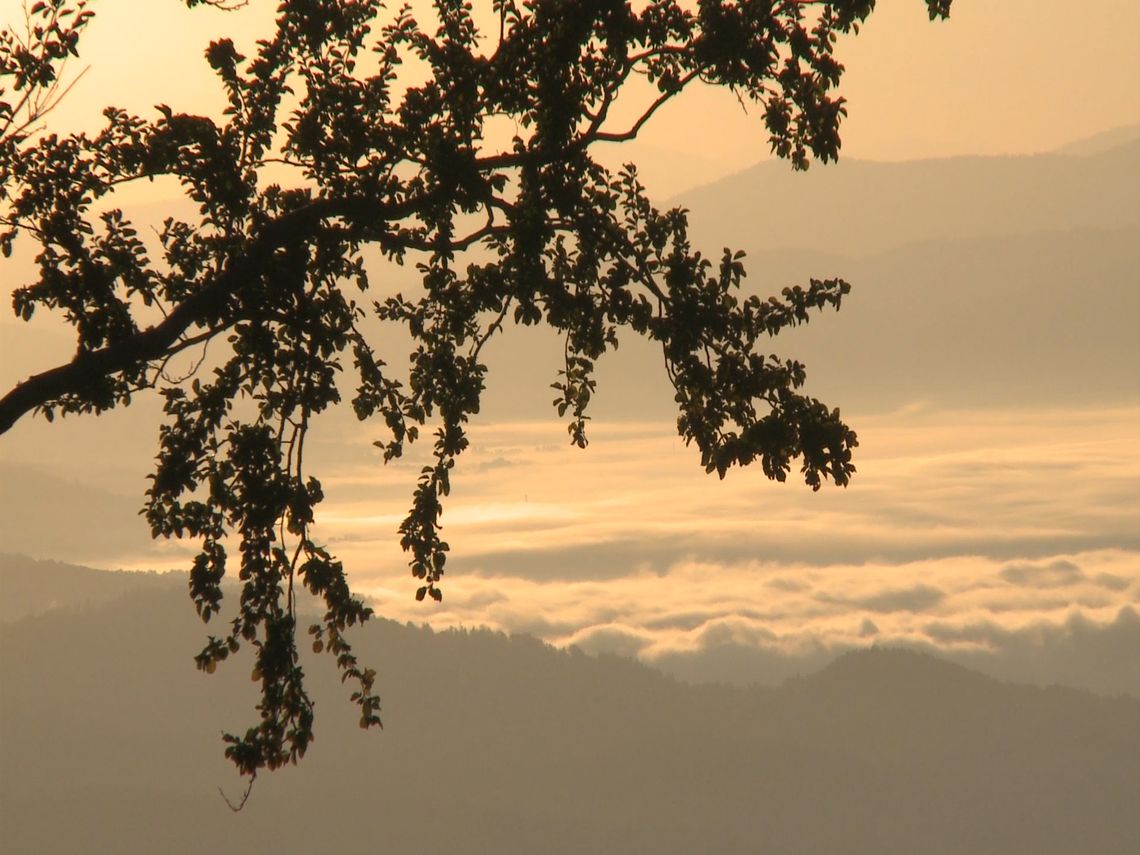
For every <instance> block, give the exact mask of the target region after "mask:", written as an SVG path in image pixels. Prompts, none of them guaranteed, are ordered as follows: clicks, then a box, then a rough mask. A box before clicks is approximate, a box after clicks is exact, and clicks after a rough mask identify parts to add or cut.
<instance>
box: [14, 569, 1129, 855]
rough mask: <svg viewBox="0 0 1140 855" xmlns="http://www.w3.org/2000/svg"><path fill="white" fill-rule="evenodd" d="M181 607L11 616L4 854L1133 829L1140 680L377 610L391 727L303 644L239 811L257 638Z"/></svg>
mask: <svg viewBox="0 0 1140 855" xmlns="http://www.w3.org/2000/svg"><path fill="white" fill-rule="evenodd" d="M186 605H187V604H186V603H185V602H184V601H183V597H181V596H175V595H174V592H173V591H171V590H160V589H157V588H153V589H150V590H142V589H140V590H138V591H136V592H135V593H134V594H132V595H129V596H128V597H127V598H125V599H123V600H120V601H118V605H117V606H116V605H112V604H109V603H107V604H103V605H100V606H95V607H92V608H90V609H87V610H85V611H82V612H77V613H62V612H54V613H49V614H46V615H42V616H39V617H34V618H28V619H26V620H23V621H20V622H19V624H17V625H11V624H9V625H6V626H3V627H0V682H2V683H3V685H4V686H5V689H6V691H5V692H4V693H2V694H0V765H2V766H3V768H4V770H5V774H4V775H3V776H0V825H2V826H3V827H4V829H5V841H6V843H7V844H8V845H10V846H11V847H12V851H84V852H90V853H102V852H107V853H110V852H116V853H119V852H126V853H130V852H139V853H142V852H152V851H158V850H159V849H161V850H162V851H164V852H166V853H168V855H180V853H199V852H207V851H239V850H250V849H251V848H252V849H253V850H261V851H265V850H267V849H276V850H280V851H306V849H307V848H322V849H324V850H328V851H338V852H343V853H355V852H365V851H371V850H372V849H373V848H374V847H375V846H376V845H377V843H379V844H381V845H384V846H385V848H386V849H387V850H388V851H393V852H409V853H411V852H415V853H435V852H439V853H443V852H449V851H464V852H472V853H482V852H487V853H490V852H495V853H506V855H510V853H515V852H518V853H524V852H534V851H544V852H553V853H561V852H565V853H571V852H583V851H609V852H642V851H652V852H655V853H658V852H659V853H666V855H667V854H668V853H682V852H693V851H715V852H725V853H733V852H756V851H763V852H769V853H791V852H797V853H803V854H804V855H823V853H834V852H837V851H844V852H867V853H871V852H874V853H877V855H902V853H913V852H915V851H922V852H925V853H934V855H952V853H953V854H954V855H956V854H957V853H962V855H964V853H967V852H969V853H971V855H973V853H993V855H998V853H1001V855H1010V853H1015V854H1016V853H1026V855H1028V853H1030V852H1034V853H1037V855H1053V853H1056V855H1061V853H1066V855H1067V853H1071V852H1073V851H1078V850H1080V851H1090V852H1091V851H1095V852H1098V853H1104V855H1115V853H1121V855H1123V853H1130V852H1132V851H1135V845H1136V844H1137V843H1138V842H1140V820H1138V819H1137V818H1136V817H1135V814H1134V812H1131V811H1129V809H1128V805H1129V804H1131V803H1132V802H1131V800H1132V796H1133V795H1134V782H1135V780H1136V775H1137V773H1138V772H1140V750H1137V749H1140V728H1138V727H1137V726H1136V722H1137V721H1140V701H1137V700H1135V699H1108V698H1099V697H1096V696H1094V695H1091V694H1088V693H1083V692H1076V691H1072V692H1068V691H1062V692H1057V691H1050V690H1044V689H1036V688H1033V687H1025V686H1016V685H1008V684H1003V683H1001V682H999V681H994V680H991V679H989V678H986V677H984V676H981V675H976V674H971V673H969V672H968V671H965V669H959V668H957V667H956V666H953V665H947V664H945V663H939V662H937V661H936V660H934V659H932V658H931V657H928V656H923V655H921V654H915V653H899V652H894V651H889V650H880V651H870V652H865V653H862V654H857V655H856V654H853V655H849V656H847V657H844V658H842V659H841V660H839V662H838V663H837V664H835V665H833V666H832V667H831V668H830V669H825V671H824V672H821V673H819V674H816V675H811V676H808V677H805V678H803V679H801V680H796V681H792V682H790V683H789V684H787V685H785V686H784V687H782V688H752V689H743V688H731V687H724V686H692V685H688V684H685V683H682V682H679V681H677V680H675V679H672V678H669V677H667V676H665V675H662V674H660V673H659V672H656V671H654V670H652V669H650V668H647V667H644V666H642V665H639V664H637V663H634V662H631V661H629V660H625V659H620V658H617V657H612V656H602V657H598V658H595V657H592V656H587V655H584V654H582V653H580V652H575V651H573V650H567V651H562V650H555V649H552V648H550V647H548V646H546V645H543V644H541V643H539V642H536V641H534V640H533V639H527V638H509V637H506V636H503V635H501V634H497V633H491V632H488V631H478V630H476V631H457V630H451V631H445V632H438V633H437V632H432V631H430V630H428V629H426V628H417V627H413V626H407V625H400V624H395V623H392V622H389V621H377V622H375V623H373V624H370V625H369V627H368V628H367V630H368V631H366V632H357V633H355V634H354V642H355V646H356V648H357V653H358V655H359V656H360V657H361V659H362V661H367V662H369V663H370V664H372V665H373V666H374V667H376V669H377V672H378V677H377V682H378V688H379V690H380V693H381V695H382V697H383V703H384V707H383V710H382V716H383V718H384V722H385V730H384V731H383V732H380V733H377V732H372V731H370V732H362V731H360V730H359V729H358V728H356V726H355V716H354V714H353V712H352V707H351V705H350V704H349V703H348V702H347V699H346V698H345V697H344V695H345V693H346V689H344V688H343V687H342V686H340V685H339V682H338V680H337V679H336V676H335V673H334V672H335V669H334V667H333V665H332V663H331V662H330V661H328V660H327V657H317V656H315V655H312V654H310V653H308V652H307V651H306V652H305V653H304V654H303V656H302V664H303V667H304V668H305V670H306V672H307V674H308V679H309V681H310V687H311V689H312V691H313V693H314V697H315V698H316V700H317V705H318V718H317V740H316V742H315V743H314V745H313V748H312V749H311V750H310V752H309V754H308V756H306V757H305V759H304V760H303V761H302V762H301V764H300V765H299V766H298V767H297V768H296V769H285V770H283V771H281V772H279V773H274V774H273V775H266V776H262V778H261V779H259V780H258V782H257V786H255V788H254V791H253V796H252V799H251V801H250V803H249V804H248V805H247V806H246V808H245V810H244V811H243V812H242V814H241V815H239V816H237V817H234V816H232V815H231V814H230V812H229V810H228V809H227V808H226V807H225V805H224V804H223V803H222V801H221V799H220V798H219V797H218V795H217V791H216V787H217V786H218V785H222V787H223V789H224V790H225V791H226V792H228V793H230V794H231V796H232V795H234V794H235V793H236V792H238V791H240V788H241V784H240V782H238V781H236V780H234V777H233V774H232V772H230V771H228V770H227V765H226V763H225V761H224V760H223V759H222V758H221V749H222V745H221V743H220V741H219V740H218V739H217V737H216V734H217V731H218V729H219V728H232V727H233V726H234V725H237V724H241V723H243V722H246V721H248V720H249V719H250V717H251V716H252V715H254V712H253V709H252V704H253V702H254V699H255V693H254V691H253V686H252V685H251V683H250V682H249V679H248V676H247V675H248V664H249V663H248V657H247V656H245V655H239V656H238V657H237V658H236V661H228V662H226V663H225V664H224V665H223V666H222V667H221V668H219V670H218V673H217V674H215V675H212V676H210V677H205V676H203V675H201V674H199V673H197V672H196V671H195V670H194V668H193V665H192V663H191V661H190V656H191V654H192V653H193V652H194V651H195V650H196V649H197V646H198V645H200V644H201V643H202V641H203V640H204V635H205V631H206V628H204V627H202V626H201V624H200V623H199V622H198V620H197V618H196V617H195V616H194V615H193V611H192V609H188V608H187V607H186ZM45 674H47V675H53V679H50V680H45V679H44V675H45ZM948 675H950V676H949V677H948ZM1074 728H1078V729H1077V730H1075V729H1074ZM1089 781H1095V782H1096V786H1095V787H1090V786H1088V782H1089ZM365 818H367V819H365Z"/></svg>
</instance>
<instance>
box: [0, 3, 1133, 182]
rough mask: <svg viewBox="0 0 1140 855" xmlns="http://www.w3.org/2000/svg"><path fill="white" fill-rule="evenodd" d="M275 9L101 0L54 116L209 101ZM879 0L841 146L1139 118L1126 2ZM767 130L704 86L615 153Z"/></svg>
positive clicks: (959, 141) (1040, 134)
mask: <svg viewBox="0 0 1140 855" xmlns="http://www.w3.org/2000/svg"><path fill="white" fill-rule="evenodd" d="M19 5H20V4H19V2H18V0H0V10H3V12H2V13H0V21H11V20H13V19H16V13H17V12H18V9H19ZM395 5H398V4H393V8H395ZM413 5H415V4H413ZM421 5H426V4H422V0H421ZM486 5H488V7H489V3H488V4H486ZM275 6H276V2H274V0H252V2H251V3H250V4H249V6H248V7H246V8H245V9H242V10H240V11H237V12H229V13H224V12H218V11H216V10H213V9H210V8H198V9H195V10H194V11H193V12H190V11H188V10H186V9H185V7H184V5H183V4H182V3H181V2H179V0H119V2H114V3H112V2H106V1H105V0H98V2H96V3H94V4H93V9H94V10H95V11H96V12H97V15H96V18H95V20H94V21H93V22H92V24H91V25H90V27H89V30H88V32H87V33H86V34H85V36H84V40H83V42H82V55H81V58H80V60H79V62H76V63H73V66H72V71H73V72H74V71H78V70H79V69H80V68H83V67H87V68H88V71H87V72H86V73H85V75H84V77H83V79H82V80H81V81H80V82H79V83H78V85H77V86H76V87H75V89H74V90H73V92H72V94H71V95H70V97H69V98H68V99H67V101H66V102H65V103H64V104H63V105H61V107H60V108H59V109H58V111H57V112H56V114H55V115H53V116H52V126H53V128H60V129H78V128H90V127H92V126H93V124H94V125H97V123H98V122H99V120H100V116H99V113H100V111H101V110H102V108H103V107H104V106H106V105H107V104H112V103H113V104H115V105H117V106H121V107H123V108H125V109H127V110H129V111H134V112H137V113H140V114H143V115H147V114H148V113H149V111H150V110H151V109H152V107H153V105H155V104H158V103H169V104H170V106H171V107H173V108H174V109H175V110H176V111H181V112H188V113H194V112H201V113H210V112H213V113H215V114H216V112H217V111H218V110H220V108H221V106H222V100H221V92H220V89H219V87H218V86H217V84H216V78H215V77H214V76H213V73H212V72H211V71H210V70H209V68H208V67H207V66H206V64H205V62H204V60H203V59H202V52H203V50H204V49H205V47H206V45H207V44H208V43H209V42H210V41H211V40H213V39H215V38H218V37H219V36H220V35H222V34H227V35H231V36H232V37H233V38H234V40H235V42H236V43H237V44H238V46H239V47H241V46H242V45H246V46H247V53H251V52H252V45H253V42H254V40H256V39H257V38H259V37H261V36H263V35H264V34H265V33H266V32H267V30H266V23H267V21H268V18H269V16H271V14H272V10H273V9H274V8H275ZM476 6H478V4H476ZM878 7H879V8H878V9H876V11H875V12H874V13H873V15H872V16H871V18H870V20H869V22H868V24H867V26H866V27H864V28H863V30H862V31H861V32H860V34H859V35H858V36H857V37H851V38H849V39H848V40H847V43H845V44H842V45H841V46H840V48H839V56H840V59H841V61H842V62H844V64H845V65H846V66H847V75H846V78H845V82H844V83H843V87H842V91H843V94H844V95H845V96H846V97H847V99H848V101H849V108H850V115H849V117H848V119H847V122H846V125H845V131H844V133H843V139H844V148H843V153H844V154H845V155H846V156H848V157H858V158H867V159H878V160H898V159H911V158H924V157H941V156H948V155H962V154H1011V153H1020V154H1024V153H1031V152H1039V151H1047V150H1050V149H1053V148H1056V147H1058V146H1060V145H1062V144H1064V143H1066V142H1069V141H1071V140H1075V139H1079V138H1082V137H1086V136H1091V135H1093V134H1097V133H1100V132H1102V131H1105V130H1109V129H1111V128H1115V127H1119V126H1122V125H1130V124H1135V123H1137V122H1140V35H1138V34H1140V3H1136V2H1135V0H1091V2H1087V3H1080V4H1075V3H1072V2H1069V0H998V1H997V2H995V0H956V2H955V4H954V7H953V14H952V17H951V18H950V20H948V21H943V22H935V23H932V22H930V21H929V20H928V19H927V15H926V11H925V6H924V4H923V3H922V2H921V0H885V2H880V3H879V4H878ZM765 139H766V134H765V132H764V130H763V128H762V126H761V121H760V115H759V112H758V111H757V110H755V109H754V110H752V112H751V113H750V114H747V115H746V114H745V113H744V112H743V111H742V109H741V107H740V105H739V104H738V102H737V100H736V98H735V97H734V96H733V95H731V94H730V93H728V92H726V91H723V90H719V89H711V88H705V89H701V90H694V91H692V92H691V93H686V95H685V96H684V97H683V98H682V99H679V100H678V102H676V103H675V104H672V105H670V106H669V107H668V108H667V109H665V110H663V111H662V112H661V114H660V115H659V116H657V117H655V121H654V122H653V123H652V124H651V125H649V126H648V127H647V128H646V130H645V133H644V135H643V138H642V139H640V140H638V141H637V142H636V143H634V144H631V145H627V146H622V147H614V151H613V157H614V159H615V162H619V163H620V162H623V161H625V160H626V159H633V160H635V161H636V162H637V163H638V164H639V165H640V166H641V167H642V168H643V170H644V172H645V174H646V175H647V176H648V180H649V181H650V186H651V189H653V190H655V191H656V192H657V193H658V194H659V195H661V196H663V197H664V196H669V195H672V194H673V193H676V192H678V191H680V190H683V189H686V188H687V187H690V186H695V185H699V184H703V183H706V182H707V181H709V180H712V179H714V178H716V177H720V176H721V175H726V174H731V173H732V172H735V171H737V170H739V169H743V168H745V167H747V166H750V165H751V164H753V163H755V162H756V161H757V160H760V159H763V158H764V157H766V156H767V144H766V142H765Z"/></svg>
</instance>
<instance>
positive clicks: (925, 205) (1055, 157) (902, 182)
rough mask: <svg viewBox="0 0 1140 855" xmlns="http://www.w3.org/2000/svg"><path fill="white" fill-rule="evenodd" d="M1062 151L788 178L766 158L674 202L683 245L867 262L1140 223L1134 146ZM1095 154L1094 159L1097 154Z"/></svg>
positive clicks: (844, 164)
mask: <svg viewBox="0 0 1140 855" xmlns="http://www.w3.org/2000/svg"><path fill="white" fill-rule="evenodd" d="M1098 139H1099V140H1100V141H1099V142H1097V141H1085V142H1084V144H1083V146H1078V151H1081V150H1089V151H1092V152H1093V153H1091V154H1088V155H1084V156H1074V155H1072V154H1066V153H1064V152H1052V153H1049V154H1039V155H1029V156H1025V155H1021V156H1008V157H952V158H938V159H931V160H911V161H903V162H876V161H865V160H855V159H845V160H840V161H839V162H837V163H834V164H831V165H828V166H814V167H812V168H811V169H809V170H808V171H807V172H805V173H794V172H792V171H791V170H790V169H788V168H787V165H786V164H783V163H779V162H776V161H769V162H765V163H760V164H757V165H756V166H753V167H751V168H750V169H746V170H744V171H743V172H740V173H737V174H736V175H733V176H731V177H729V178H725V179H723V180H721V181H717V182H714V183H712V184H709V185H707V186H705V187H700V188H697V189H694V190H690V191H688V192H686V193H684V194H682V195H681V196H680V197H678V198H676V199H674V200H672V203H674V204H681V205H683V206H684V207H686V208H688V209H689V211H690V214H689V222H690V225H691V234H692V236H693V238H694V240H693V243H694V245H695V246H698V247H708V251H709V252H712V251H719V249H720V248H721V247H723V246H730V247H733V248H734V249H743V250H746V251H747V252H749V253H754V252H761V251H766V250H780V249H801V250H803V249H806V250H824V251H828V252H834V253H837V254H839V255H845V256H852V257H854V256H860V255H868V254H872V253H876V252H882V251H883V250H887V249H892V248H895V247H899V246H903V245H905V244H908V243H914V242H917V241H927V240H935V239H937V240H961V239H964V238H977V237H998V236H1005V235H1019V234H1029V233H1032V232H1042V231H1048V232H1054V231H1065V230H1069V229H1090V228H1110V229H1113V228H1120V227H1122V226H1132V227H1135V226H1137V225H1140V140H1137V139H1132V140H1127V138H1126V141H1124V142H1123V143H1122V144H1120V145H1112V144H1111V142H1110V141H1106V140H1104V139H1103V138H1098ZM1103 146H1107V147H1104V148H1103V150H1099V149H1101V147H1103Z"/></svg>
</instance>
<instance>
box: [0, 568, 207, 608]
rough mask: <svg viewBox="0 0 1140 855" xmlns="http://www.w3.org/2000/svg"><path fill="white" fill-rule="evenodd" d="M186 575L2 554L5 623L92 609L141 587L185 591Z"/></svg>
mask: <svg viewBox="0 0 1140 855" xmlns="http://www.w3.org/2000/svg"><path fill="white" fill-rule="evenodd" d="M186 585H187V579H186V574H185V573H179V572H171V573H121V572H116V571H110V570H96V569H94V568H91V567H79V566H76V565H73V564H64V563H62V562H59V561H36V560H34V559H32V558H28V557H27V556H24V555H14V554H11V553H4V552H0V623H11V622H12V621H15V620H18V619H20V618H25V617H31V616H34V615H39V614H43V613H44V612H48V611H55V610H67V611H74V610H75V609H82V608H87V607H90V606H96V605H100V604H102V603H107V602H110V601H112V600H115V599H118V598H119V597H122V596H124V595H125V594H128V593H134V592H137V591H139V590H140V589H143V590H148V589H151V588H162V589H164V590H166V589H172V590H177V591H179V592H185V591H186Z"/></svg>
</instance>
